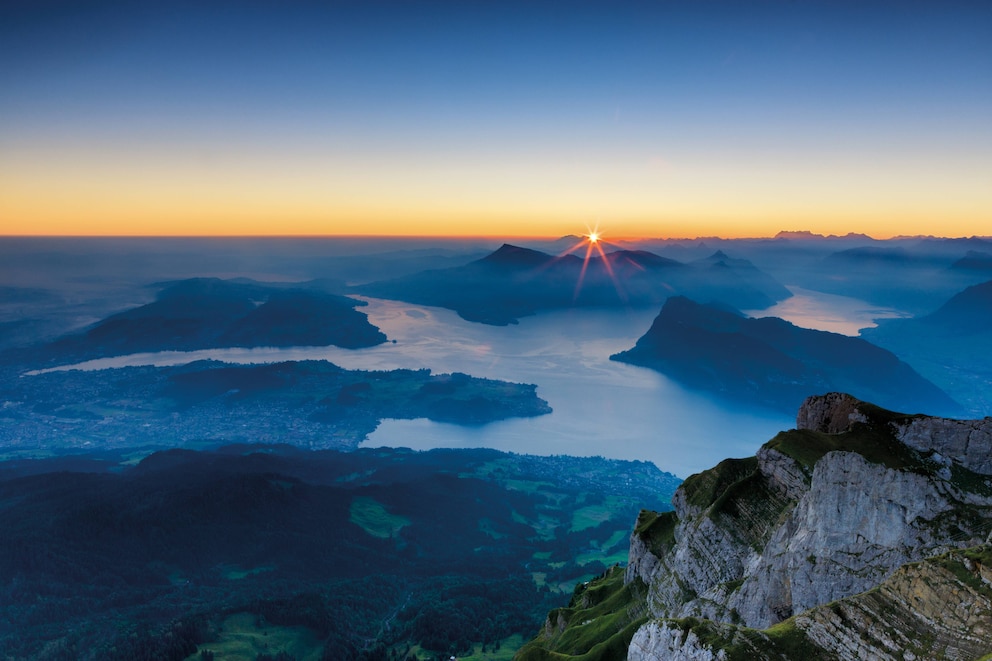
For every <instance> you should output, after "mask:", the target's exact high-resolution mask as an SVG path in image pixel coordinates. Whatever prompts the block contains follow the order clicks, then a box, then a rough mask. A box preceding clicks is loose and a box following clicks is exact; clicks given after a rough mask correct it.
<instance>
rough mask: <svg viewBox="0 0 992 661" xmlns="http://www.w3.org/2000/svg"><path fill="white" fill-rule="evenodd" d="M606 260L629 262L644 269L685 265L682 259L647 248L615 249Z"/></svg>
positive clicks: (608, 254)
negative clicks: (672, 257)
mask: <svg viewBox="0 0 992 661" xmlns="http://www.w3.org/2000/svg"><path fill="white" fill-rule="evenodd" d="M606 261H608V262H610V263H611V264H613V265H617V264H629V265H632V266H636V267H640V268H644V269H648V268H667V267H671V266H685V265H684V264H683V263H682V262H680V261H677V260H674V259H669V258H667V257H662V256H661V255H656V254H655V253H653V252H649V251H647V250H615V251H613V252H608V253H606Z"/></svg>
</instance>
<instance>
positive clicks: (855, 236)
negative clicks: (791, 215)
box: [774, 230, 875, 241]
mask: <svg viewBox="0 0 992 661" xmlns="http://www.w3.org/2000/svg"><path fill="white" fill-rule="evenodd" d="M774 238H776V239H795V240H807V241H816V240H823V239H850V240H859V241H874V240H875V239H873V238H872V237H870V236H868V235H867V234H860V233H857V232H848V233H847V234H844V235H843V236H841V235H838V234H816V233H814V232H810V231H809V230H782V231H781V232H779V233H778V234H776V235H775V237H774Z"/></svg>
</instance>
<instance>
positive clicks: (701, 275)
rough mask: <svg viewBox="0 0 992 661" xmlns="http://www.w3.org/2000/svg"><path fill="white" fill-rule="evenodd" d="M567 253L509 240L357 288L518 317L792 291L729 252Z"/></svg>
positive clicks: (760, 300) (752, 303) (500, 321)
mask: <svg viewBox="0 0 992 661" xmlns="http://www.w3.org/2000/svg"><path fill="white" fill-rule="evenodd" d="M589 252H590V253H591V254H590V256H589V257H588V258H586V255H585V251H584V250H581V249H580V250H578V251H575V252H573V253H571V254H565V255H560V256H554V255H549V254H547V253H544V252H541V251H538V250H532V249H529V248H522V247H520V246H514V245H510V244H504V245H503V246H501V247H500V248H499V249H498V250H496V251H495V252H493V253H491V254H490V255H487V256H486V257H483V258H482V259H479V260H476V261H474V262H471V263H469V264H466V265H464V266H459V267H454V268H449V269H437V270H431V271H424V272H421V273H417V274H414V275H410V276H406V277H402V278H396V279H392V280H383V281H379V282H374V283H370V284H366V285H361V286H358V287H355V288H354V289H355V291H357V292H359V293H362V294H365V295H368V296H375V297H381V298H390V299H397V300H403V301H409V302H411V303H419V304H422V305H435V306H438V307H444V308H448V309H451V310H454V311H456V312H457V313H458V314H459V315H460V316H462V317H463V318H464V319H467V320H469V321H476V322H481V323H487V324H493V325H506V324H510V323H516V321H517V320H518V319H519V318H520V317H523V316H528V315H532V314H535V313H536V312H539V311H541V310H554V309H563V308H570V307H600V308H609V307H622V306H632V307H653V306H658V305H661V304H662V303H664V301H665V300H666V299H667V298H668V297H669V296H672V295H677V294H685V295H691V296H694V297H696V298H698V299H700V300H713V301H723V302H725V303H728V304H730V305H733V306H735V307H741V308H746V309H763V308H766V307H768V306H770V305H773V304H774V303H775V302H776V301H780V300H783V299H785V298H788V297H789V296H790V295H791V294H790V293H789V291H788V290H787V289H786V288H785V287H783V286H782V285H781V284H780V283H778V282H777V281H776V280H775V279H774V278H772V277H771V276H769V275H768V274H766V273H763V272H762V271H760V270H759V269H757V268H756V267H755V266H754V265H753V264H751V263H750V262H748V261H747V260H741V259H732V258H730V257H728V256H727V255H725V254H723V253H717V254H715V255H713V256H712V257H710V258H707V259H704V260H699V261H697V262H690V263H683V262H679V261H676V260H673V259H668V258H666V257H662V256H660V255H656V254H654V253H651V252H647V251H643V250H617V251H613V252H608V253H605V254H603V255H600V254H597V253H598V251H595V250H592V251H589Z"/></svg>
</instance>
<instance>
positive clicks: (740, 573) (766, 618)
mask: <svg viewBox="0 0 992 661" xmlns="http://www.w3.org/2000/svg"><path fill="white" fill-rule="evenodd" d="M990 478H992V419H989V418H987V419H985V420H976V421H958V420H947V419H940V418H931V417H925V416H905V415H901V414H897V413H891V412H888V411H884V410H881V409H878V408H877V407H874V406H872V405H870V404H865V403H863V402H860V401H858V400H856V399H854V398H853V397H850V396H849V395H844V394H841V393H830V394H828V395H824V396H822V397H813V398H809V399H808V400H807V401H806V403H805V404H804V405H803V407H802V409H801V410H800V411H799V414H798V416H797V429H796V430H792V431H790V432H783V433H782V434H779V435H778V436H777V437H776V438H775V439H773V440H772V441H770V442H769V443H768V444H766V445H765V447H763V448H762V449H761V450H760V451H759V452H758V453H757V456H756V457H754V458H751V459H749V460H727V461H725V462H722V463H721V464H719V465H718V466H717V467H715V468H713V469H711V470H709V471H705V472H704V473H700V474H698V475H694V476H692V477H690V478H688V479H687V480H686V481H685V483H683V485H682V486H681V487H680V488H679V490H678V492H676V495H675V498H674V499H673V504H674V506H675V514H674V517H672V518H671V519H670V520H666V521H664V522H658V523H657V524H656V525H654V526H649V527H645V528H643V529H640V530H639V531H635V534H634V535H633V536H632V539H631V547H630V563H629V565H628V568H627V580H633V579H634V578H640V579H642V580H643V581H644V582H645V583H646V584H647V585H648V586H649V590H648V606H649V609H650V612H651V614H652V615H653V617H656V618H687V617H702V618H707V619H708V620H712V621H713V622H714V623H720V622H722V623H727V624H728V625H729V624H742V625H745V626H746V627H752V628H756V629H765V628H767V627H769V626H772V625H774V624H776V623H778V622H781V621H783V620H785V619H787V618H790V617H792V616H794V615H799V614H801V613H804V612H806V611H809V610H810V609H815V608H816V607H818V606H821V605H822V604H826V603H828V602H834V601H837V600H842V599H845V598H849V597H851V596H852V595H856V594H858V593H862V592H865V591H867V590H870V589H872V588H874V587H875V586H878V585H879V584H882V583H883V582H885V581H886V580H887V579H888V578H889V577H890V576H892V575H893V573H894V572H895V571H896V570H897V569H898V568H899V567H900V566H902V565H905V564H906V563H910V562H915V561H919V560H922V559H924V558H927V557H929V556H935V555H938V554H941V553H945V552H947V551H949V550H952V549H960V548H965V547H969V546H974V545H976V544H980V543H982V542H983V541H984V540H985V539H986V538H987V537H988V535H989V530H990V529H992V479H990ZM662 523H664V525H662ZM919 582H920V581H917V583H919ZM914 589H915V588H914ZM891 590H896V588H894V587H893V588H891ZM893 594H895V593H893ZM900 594H901V593H900ZM893 598H894V597H893ZM921 598H924V597H921ZM907 599H908V598H907ZM906 603H907V604H910V602H909V601H906ZM969 603H971V602H969ZM911 605H912V604H910V606H911ZM910 606H907V608H910ZM831 612H833V611H831ZM803 617H806V616H803ZM810 617H812V616H810ZM837 617H840V616H836V614H835V615H833V616H832V615H830V614H829V613H826V612H824V613H820V614H819V615H816V616H815V617H813V618H812V619H810V618H807V620H803V622H805V623H806V624H805V625H803V626H805V627H806V628H807V629H808V630H809V632H810V633H809V635H810V636H811V637H812V639H814V640H816V641H818V644H819V642H822V643H823V645H822V646H823V647H824V648H826V649H834V650H841V651H840V652H837V653H838V654H839V656H840V658H883V657H878V656H877V655H875V653H874V651H873V650H874V649H875V648H874V647H872V650H867V651H866V650H865V649H862V648H861V647H859V645H862V646H863V645H868V643H863V642H859V641H860V640H861V639H860V638H859V637H858V635H857V633H856V629H857V627H855V628H854V629H850V627H848V628H847V629H845V628H843V627H840V625H838V624H837V622H841V623H844V622H848V620H844V619H843V618H841V619H840V620H837V619H836V618H837ZM850 617H851V618H855V619H856V617H858V615H857V614H856V613H854V611H852V612H851V614H850ZM879 617H881V616H879ZM961 618H962V619H961V622H962V623H963V624H962V626H965V625H968V626H971V625H972V624H974V625H975V626H978V624H975V623H970V622H969V621H967V619H966V618H965V616H964V614H962V615H961ZM835 620H836V621H835ZM852 621H853V620H852ZM982 626H985V625H984V624H983V625H982ZM838 627H840V628H838ZM831 631H833V632H834V633H830V632H831ZM852 631H853V632H854V633H852ZM838 632H839V633H838ZM844 632H847V633H850V634H851V636H850V638H849V639H848V638H845V636H847V633H844ZM691 633H692V632H690V634H691ZM676 634H677V635H676ZM831 636H833V638H831ZM884 638H885V636H884V635H883V634H882V633H879V635H878V640H876V641H875V642H873V643H871V644H870V645H881V646H882V647H886V646H887V645H889V643H887V642H885V640H884ZM890 638H891V641H890V642H891V645H892V646H893V647H892V649H893V650H895V649H901V648H905V641H901V640H900V639H899V638H898V636H890ZM821 639H822V640H821ZM828 639H830V640H831V641H833V642H830V643H829V645H828V644H827V642H826V641H828ZM634 642H635V643H636V646H637V649H636V650H635V644H634V643H632V644H631V647H630V650H631V651H630V656H629V657H628V658H629V659H635V660H639V659H656V658H657V659H661V658H665V659H669V658H671V659H696V658H700V659H702V658H706V659H711V658H721V657H719V656H714V654H716V653H715V652H713V651H712V650H710V649H709V648H708V647H706V646H705V645H704V646H702V647H700V646H699V645H697V643H698V642H699V641H698V638H697V639H695V640H694V639H693V638H692V636H691V635H686V633H685V631H683V630H682V628H680V627H678V626H674V625H672V626H671V627H670V626H668V625H666V624H665V623H664V622H663V621H654V622H652V623H649V624H647V625H645V626H644V627H643V628H642V629H641V630H639V631H638V632H637V634H636V635H635V637H634ZM676 643H677V644H676ZM989 647H990V648H992V645H989ZM646 650H661V651H657V652H654V651H652V652H648V651H646ZM988 651H992V649H990V650H988ZM651 654H655V656H651ZM692 654H701V655H702V656H691V655H692ZM705 654H710V656H705ZM899 658H902V657H899ZM905 658H910V657H908V656H907V657H905ZM920 658H926V657H920Z"/></svg>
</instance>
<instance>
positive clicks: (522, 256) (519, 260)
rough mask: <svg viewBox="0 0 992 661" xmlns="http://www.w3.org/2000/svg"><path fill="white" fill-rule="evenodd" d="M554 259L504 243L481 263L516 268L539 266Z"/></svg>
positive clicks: (537, 251)
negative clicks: (509, 265) (506, 265)
mask: <svg viewBox="0 0 992 661" xmlns="http://www.w3.org/2000/svg"><path fill="white" fill-rule="evenodd" d="M550 259H552V257H551V255H548V254H547V253H543V252H541V251H539V250H531V249H530V248H521V247H520V246H514V245H512V244H509V243H504V244H503V245H502V246H500V247H499V248H498V249H497V250H496V251H495V252H493V253H492V254H491V255H488V256H486V257H483V258H482V259H481V260H479V261H481V262H484V263H487V264H513V265H514V266H539V265H542V264H545V263H546V262H547V261H548V260H550Z"/></svg>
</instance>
